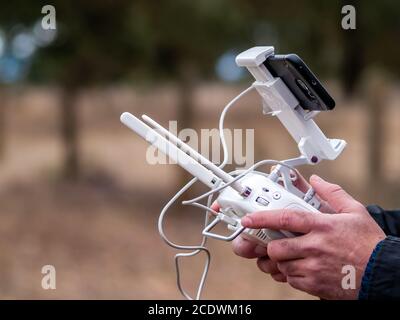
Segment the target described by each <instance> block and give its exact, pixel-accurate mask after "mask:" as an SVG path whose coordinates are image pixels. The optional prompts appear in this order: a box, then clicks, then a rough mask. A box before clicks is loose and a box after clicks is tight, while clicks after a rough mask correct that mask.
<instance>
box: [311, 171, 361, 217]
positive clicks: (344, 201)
mask: <svg viewBox="0 0 400 320" xmlns="http://www.w3.org/2000/svg"><path fill="white" fill-rule="evenodd" d="M310 183H311V186H312V187H313V188H314V190H315V192H316V193H317V194H318V196H320V197H321V198H322V199H323V200H325V201H326V202H328V204H329V205H330V206H331V207H332V209H333V210H335V211H336V212H338V213H344V212H352V211H354V210H356V211H358V210H357V209H359V207H360V205H361V204H360V203H359V202H358V201H357V200H355V199H354V198H353V197H351V196H350V195H349V194H348V193H347V192H346V191H344V190H343V189H342V187H341V186H339V185H337V184H332V183H329V182H326V181H325V180H323V179H322V178H320V177H318V176H317V175H312V176H311V178H310Z"/></svg>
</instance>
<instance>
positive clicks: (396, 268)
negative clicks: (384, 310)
mask: <svg viewBox="0 0 400 320" xmlns="http://www.w3.org/2000/svg"><path fill="white" fill-rule="evenodd" d="M367 209H368V211H369V213H370V214H371V216H372V217H373V218H374V220H375V221H376V222H377V223H378V225H379V226H380V227H381V228H382V230H383V231H384V232H385V234H386V235H387V237H386V239H384V240H382V241H381V242H379V243H378V244H377V246H376V247H375V249H374V251H373V252H372V254H371V257H370V259H369V262H368V264H367V266H366V268H365V272H364V275H363V278H362V281H361V289H360V292H359V299H362V300H364V299H369V300H378V299H399V300H400V211H395V210H392V211H386V210H383V209H382V208H380V207H379V206H368V207H367Z"/></svg>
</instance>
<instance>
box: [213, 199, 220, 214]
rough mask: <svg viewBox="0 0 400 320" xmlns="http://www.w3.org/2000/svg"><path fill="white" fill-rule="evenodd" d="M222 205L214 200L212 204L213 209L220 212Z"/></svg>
mask: <svg viewBox="0 0 400 320" xmlns="http://www.w3.org/2000/svg"><path fill="white" fill-rule="evenodd" d="M220 208H221V207H220V206H219V204H218V202H217V201H214V203H213V204H212V205H211V209H213V210H214V211H216V212H219V209H220Z"/></svg>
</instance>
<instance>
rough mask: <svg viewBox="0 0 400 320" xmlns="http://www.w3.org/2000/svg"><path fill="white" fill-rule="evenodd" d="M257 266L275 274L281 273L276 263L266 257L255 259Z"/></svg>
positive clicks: (263, 270)
mask: <svg viewBox="0 0 400 320" xmlns="http://www.w3.org/2000/svg"><path fill="white" fill-rule="evenodd" d="M257 266H258V268H259V269H260V270H261V271H262V272H265V273H270V274H277V273H281V272H280V271H279V269H278V266H277V263H276V262H275V261H272V260H271V259H269V258H268V257H263V258H258V259H257Z"/></svg>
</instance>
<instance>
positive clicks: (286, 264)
mask: <svg viewBox="0 0 400 320" xmlns="http://www.w3.org/2000/svg"><path fill="white" fill-rule="evenodd" d="M304 264H305V259H296V260H286V261H279V262H277V268H278V270H279V271H280V272H281V273H283V274H284V275H285V276H292V277H293V276H297V277H299V276H300V277H304V276H305V273H306V269H305V268H304Z"/></svg>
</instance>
